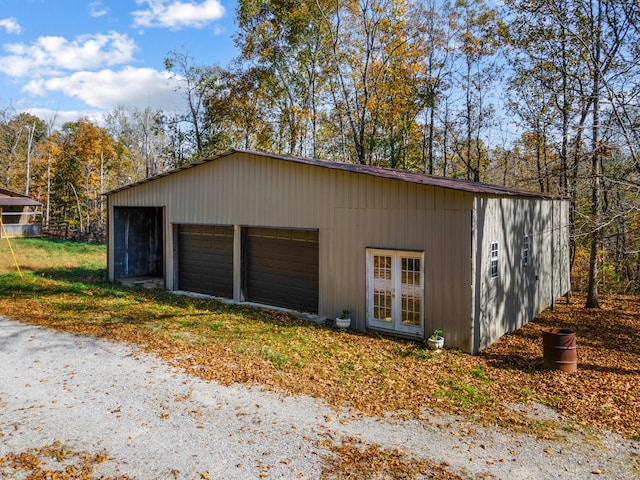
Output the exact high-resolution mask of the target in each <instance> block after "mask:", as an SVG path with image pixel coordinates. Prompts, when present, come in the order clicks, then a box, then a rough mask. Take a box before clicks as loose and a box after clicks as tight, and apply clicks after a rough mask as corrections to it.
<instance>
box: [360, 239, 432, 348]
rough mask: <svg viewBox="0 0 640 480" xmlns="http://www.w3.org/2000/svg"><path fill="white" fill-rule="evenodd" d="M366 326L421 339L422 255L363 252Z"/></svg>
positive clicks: (377, 251) (405, 252) (422, 307)
mask: <svg viewBox="0 0 640 480" xmlns="http://www.w3.org/2000/svg"><path fill="white" fill-rule="evenodd" d="M367 326H368V327H371V328H377V329H381V330H390V331H394V332H401V333H407V334H411V335H417V336H420V337H422V336H423V333H424V252H408V251H400V250H379V249H373V248H368V249H367Z"/></svg>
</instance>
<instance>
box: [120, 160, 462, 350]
mask: <svg viewBox="0 0 640 480" xmlns="http://www.w3.org/2000/svg"><path fill="white" fill-rule="evenodd" d="M109 198H110V202H111V204H112V205H131V206H143V205H150V206H166V224H165V225H166V231H165V238H166V239H167V242H166V259H165V265H166V282H167V288H169V289H172V288H173V287H174V285H173V279H174V275H175V272H174V264H173V260H172V259H173V258H174V252H173V248H174V247H173V242H172V225H173V224H177V223H207V224H227V225H243V226H274V227H282V228H314V229H318V230H319V239H320V244H319V277H320V278H319V287H318V288H319V315H321V316H327V317H329V318H333V317H335V316H337V315H338V314H339V313H340V312H341V311H342V309H343V308H348V309H350V310H351V311H352V312H353V313H352V319H353V325H354V326H355V327H356V328H358V329H363V328H364V327H365V312H366V265H365V263H366V255H365V249H366V247H379V248H389V249H397V250H403V249H406V250H419V251H424V252H425V333H426V334H429V333H431V332H430V331H431V330H432V329H434V328H443V329H444V330H445V332H446V333H447V343H448V345H450V346H452V347H459V348H463V349H465V350H469V349H468V348H467V343H468V338H469V336H470V334H471V322H470V318H471V316H472V315H471V310H470V309H471V294H470V290H469V288H468V286H469V284H470V278H471V264H470V262H469V261H468V259H469V258H470V255H471V245H470V243H471V242H470V236H471V234H470V228H471V210H472V205H473V193H470V192H454V191H453V190H448V189H444V188H440V187H433V186H428V185H420V184H416V183H409V182H404V181H402V180H394V179H388V178H381V177H376V176H371V175H363V174H359V173H354V172H349V171H341V170H334V169H327V168H318V167H316V166H313V165H304V164H297V163H291V162H285V161H282V160H278V159H274V158H270V157H261V156H258V155H252V154H247V153H235V154H232V155H229V156H227V157H224V158H220V159H218V160H216V161H213V162H208V163H205V164H202V165H200V166H198V167H196V168H191V169H187V170H183V171H180V172H177V173H175V174H173V175H169V176H167V177H163V178H160V179H158V180H155V181H153V182H149V183H144V184H140V185H138V186H136V187H134V188H130V189H126V190H122V191H119V192H116V193H113V194H111V195H110V197H109ZM436 207H437V208H436ZM111 241H112V240H111V239H110V242H111ZM111 261H112V260H111V259H110V262H111Z"/></svg>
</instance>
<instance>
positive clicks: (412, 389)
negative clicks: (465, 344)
mask: <svg viewBox="0 0 640 480" xmlns="http://www.w3.org/2000/svg"><path fill="white" fill-rule="evenodd" d="M23 245H27V247H29V248H32V247H34V245H36V244H32V245H28V244H23ZM37 245H40V244H37ZM38 248H40V247H38ZM41 248H42V249H44V253H41V254H42V255H43V257H44V258H45V259H46V262H47V265H48V266H49V268H45V267H44V266H43V264H42V262H40V261H39V260H38V255H39V254H38V251H39V250H38V249H37V248H32V250H30V256H29V258H30V260H28V261H25V262H24V266H23V270H24V271H25V273H26V274H25V280H24V282H23V281H21V280H20V279H19V277H18V276H17V275H16V274H15V273H11V272H10V266H6V265H5V266H4V267H3V266H2V265H0V271H4V272H7V273H4V274H2V275H0V313H2V314H4V315H6V316H8V317H10V318H15V319H19V320H23V321H27V322H31V323H35V324H39V325H44V326H48V327H52V328H57V329H64V330H68V331H73V332H77V333H82V334H90V335H97V336H101V337H106V338H111V339H114V340H118V341H126V342H132V343H135V344H138V345H140V346H141V347H142V348H143V349H144V350H147V351H152V352H156V353H157V354H158V355H160V356H162V357H163V358H165V359H167V360H168V361H169V362H171V363H173V364H175V365H178V366H180V367H182V368H184V369H185V370H187V371H188V372H191V373H193V374H195V375H198V376H199V377H202V378H204V379H210V380H215V381H218V382H221V383H223V384H231V383H234V382H240V383H246V384H252V385H260V386H262V387H264V388H267V389H272V390H276V391H281V392H284V393H285V394H292V395H296V394H307V395H311V396H314V397H318V398H321V399H324V401H326V402H327V403H328V404H330V405H333V406H335V407H338V408H340V407H348V408H352V409H355V410H356V411H360V412H362V413H363V414H368V415H383V414H386V413H389V412H393V413H394V414H397V415H407V416H414V417H423V416H425V415H434V414H435V415H437V412H439V411H441V412H448V413H453V414H460V415H463V416H465V417H467V418H470V419H472V420H474V421H478V422H483V423H486V424H491V425H496V426H499V427H504V428H509V429H514V430H518V431H525V432H530V433H531V434H534V435H537V436H542V437H545V436H553V435H556V434H557V432H558V431H559V430H561V429H572V428H576V429H586V430H587V431H593V432H596V433H597V431H598V429H601V428H606V429H609V430H611V431H614V432H617V433H619V434H621V435H624V436H626V437H628V438H633V439H636V440H639V439H640V388H638V386H639V385H640V382H639V380H640V347H639V346H638V339H639V338H640V313H639V312H640V299H639V298H637V297H623V296H607V297H603V298H601V307H602V308H601V309H598V310H587V309H584V308H583V305H584V298H583V297H582V296H581V295H579V294H576V295H573V296H572V298H571V302H570V303H569V304H566V302H565V300H564V299H561V300H560V302H559V303H558V304H557V305H556V306H555V309H554V310H553V311H551V310H549V311H546V312H544V313H543V314H541V315H540V316H539V317H538V318H537V319H536V320H535V321H534V322H531V323H530V324H528V325H526V326H525V327H524V328H522V329H520V330H518V331H516V332H514V333H513V334H511V335H508V336H505V337H504V338H502V339H500V340H499V341H498V342H496V343H495V344H494V345H492V346H491V347H490V348H488V349H486V350H485V351H483V352H482V353H481V354H480V355H478V356H470V355H467V354H463V353H461V352H458V351H454V350H442V351H438V352H432V351H430V350H428V349H426V346H425V345H423V344H421V343H416V342H409V341H403V340H398V339H394V338H387V337H383V336H380V335H377V334H374V333H369V334H360V333H355V332H350V331H349V332H347V331H342V330H336V329H335V328H332V327H331V326H317V325H315V324H311V323H310V322H308V321H305V320H301V319H299V318H296V317H294V316H291V315H288V314H285V313H281V312H274V311H269V310H262V309H256V308H251V307H243V306H237V305H235V306H234V305H225V304H222V303H219V302H216V301H214V300H207V299H199V298H191V297H184V296H176V295H173V294H170V293H167V292H163V291H158V290H154V291H148V290H144V289H132V288H127V287H123V286H119V285H114V284H110V283H107V282H105V281H104V280H103V279H104V270H103V269H102V265H100V261H104V257H103V255H104V250H98V251H97V253H94V255H95V256H96V257H97V258H99V259H100V260H99V261H98V260H91V259H90V257H91V253H87V252H85V251H83V250H82V249H81V248H80V247H74V246H68V248H67V247H65V248H60V250H59V251H56V249H55V248H54V249H51V248H50V247H49V246H47V245H43V246H42V247H41ZM56 248H58V246H56ZM74 248H76V249H77V250H78V251H75V250H73V249H74ZM56 256H60V257H61V258H64V259H65V260H64V262H65V263H64V265H60V266H58V267H55V258H56ZM76 256H77V257H76ZM85 256H87V257H86V258H85ZM73 258H76V260H75V262H76V263H80V264H78V265H76V266H74V265H73V264H74V260H70V259H73ZM78 259H81V260H78ZM61 261H62V260H61ZM92 262H94V263H92ZM52 264H53V266H54V267H55V268H51V266H52ZM545 327H559V328H566V329H570V330H573V331H575V332H576V333H577V343H578V357H579V358H578V365H579V366H578V372H577V373H575V374H565V373H562V372H559V371H546V370H544V369H543V366H542V361H543V359H542V339H541V338H542V333H541V331H542V329H543V328H545ZM532 402H537V403H542V404H544V405H547V406H550V407H552V408H553V409H554V410H556V411H557V412H558V413H560V414H561V415H563V416H564V417H565V418H566V419H567V421H566V422H564V423H563V424H562V425H561V424H559V423H557V422H555V421H553V420H547V421H541V420H535V419H532V418H531V416H530V415H527V413H526V410H527V408H526V406H527V405H529V404H531V403H532ZM514 405H515V406H516V407H515V408H514ZM518 406H520V407H518ZM385 455H392V453H389V452H387V453H385Z"/></svg>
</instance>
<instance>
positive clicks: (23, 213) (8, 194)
mask: <svg viewBox="0 0 640 480" xmlns="http://www.w3.org/2000/svg"><path fill="white" fill-rule="evenodd" d="M40 207H42V204H41V203H40V202H38V201H36V200H33V199H31V198H29V197H27V196H26V195H22V194H20V193H15V192H12V191H10V190H5V189H4V188H0V212H2V217H1V218H2V224H3V225H4V230H3V229H2V228H0V237H3V236H4V235H5V232H6V235H7V236H8V237H9V238H13V237H38V236H40V235H42V223H41V217H42V212H41V211H40Z"/></svg>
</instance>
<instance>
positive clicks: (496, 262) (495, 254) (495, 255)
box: [489, 242, 500, 278]
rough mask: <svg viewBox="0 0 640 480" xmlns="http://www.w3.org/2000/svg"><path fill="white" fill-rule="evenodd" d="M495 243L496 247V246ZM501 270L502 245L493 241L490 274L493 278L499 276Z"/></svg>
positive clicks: (490, 252) (490, 245)
mask: <svg viewBox="0 0 640 480" xmlns="http://www.w3.org/2000/svg"><path fill="white" fill-rule="evenodd" d="M494 245H495V248H494ZM499 272H500V246H499V245H498V242H491V243H490V244H489V276H490V277H491V278H498V274H499Z"/></svg>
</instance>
